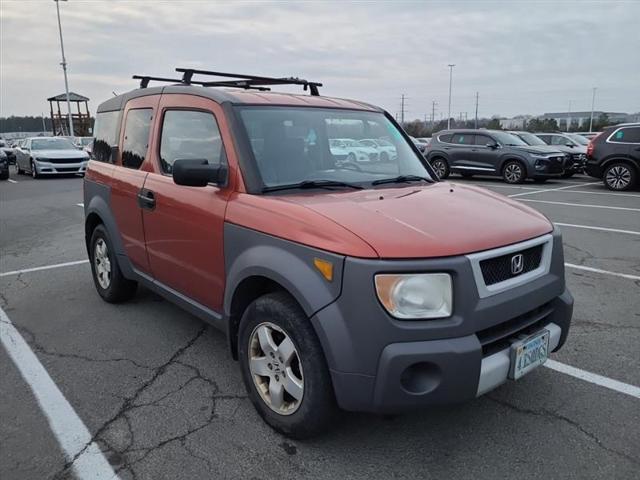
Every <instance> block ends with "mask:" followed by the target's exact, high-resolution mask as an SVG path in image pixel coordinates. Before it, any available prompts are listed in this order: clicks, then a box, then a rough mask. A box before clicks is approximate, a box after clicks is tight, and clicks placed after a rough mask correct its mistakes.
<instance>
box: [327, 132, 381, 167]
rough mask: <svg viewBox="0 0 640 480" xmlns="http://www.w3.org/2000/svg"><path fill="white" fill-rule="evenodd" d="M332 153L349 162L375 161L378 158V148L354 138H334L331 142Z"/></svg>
mask: <svg viewBox="0 0 640 480" xmlns="http://www.w3.org/2000/svg"><path fill="white" fill-rule="evenodd" d="M329 147H330V149H331V153H332V154H333V155H334V156H335V157H336V158H338V159H340V160H345V161H348V162H374V161H376V160H378V148H377V147H373V146H370V145H366V144H364V143H361V142H359V141H357V140H353V139H352V138H333V139H331V141H330V142H329Z"/></svg>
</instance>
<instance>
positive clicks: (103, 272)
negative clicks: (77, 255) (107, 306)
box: [89, 225, 138, 303]
mask: <svg viewBox="0 0 640 480" xmlns="http://www.w3.org/2000/svg"><path fill="white" fill-rule="evenodd" d="M89 256H90V260H91V272H92V274H93V283H94V284H95V286H96V290H98V293H99V294H100V296H101V297H102V298H103V299H104V300H105V301H107V302H109V303H120V302H124V301H126V300H129V299H130V298H131V297H133V296H134V295H135V293H136V288H137V286H138V284H137V283H136V282H134V281H132V280H128V279H126V278H125V277H124V276H123V275H122V272H121V271H120V267H119V266H118V261H117V259H116V255H115V252H114V250H113V245H112V243H111V239H110V238H109V234H108V233H107V231H106V229H105V228H104V226H102V225H98V226H97V227H96V228H95V229H94V230H93V234H92V235H91V244H90V254H89Z"/></svg>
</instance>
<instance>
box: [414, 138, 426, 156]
mask: <svg viewBox="0 0 640 480" xmlns="http://www.w3.org/2000/svg"><path fill="white" fill-rule="evenodd" d="M409 138H410V139H411V141H412V142H413V143H414V145H415V146H416V147H417V148H418V150H420V153H422V154H423V155H424V154H425V151H426V150H427V146H428V144H427V143H425V142H423V141H421V140H418V139H417V138H416V137H412V136H411V135H409Z"/></svg>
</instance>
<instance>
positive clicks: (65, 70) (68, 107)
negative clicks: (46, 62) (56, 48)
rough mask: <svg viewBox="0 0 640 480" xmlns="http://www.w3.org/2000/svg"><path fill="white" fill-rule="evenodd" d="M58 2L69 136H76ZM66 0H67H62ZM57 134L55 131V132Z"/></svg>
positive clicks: (58, 1) (58, 9)
mask: <svg viewBox="0 0 640 480" xmlns="http://www.w3.org/2000/svg"><path fill="white" fill-rule="evenodd" d="M53 1H54V2H56V11H57V12H58V31H59V32H60V50H61V51H62V63H61V64H60V65H62V71H63V72H64V90H65V92H66V93H67V111H68V112H69V136H71V137H73V136H74V131H73V118H71V100H70V99H69V81H68V80H67V60H66V59H65V57H64V43H63V41H62V23H60V0H53ZM61 1H63V2H66V1H67V0H61ZM54 134H55V132H54Z"/></svg>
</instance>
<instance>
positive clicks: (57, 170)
mask: <svg viewBox="0 0 640 480" xmlns="http://www.w3.org/2000/svg"><path fill="white" fill-rule="evenodd" d="M34 163H35V166H36V171H37V172H38V174H39V175H71V174H74V173H75V174H78V173H85V171H86V170H87V164H88V163H89V160H85V161H82V162H74V163H53V162H44V161H41V160H36V161H34Z"/></svg>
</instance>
